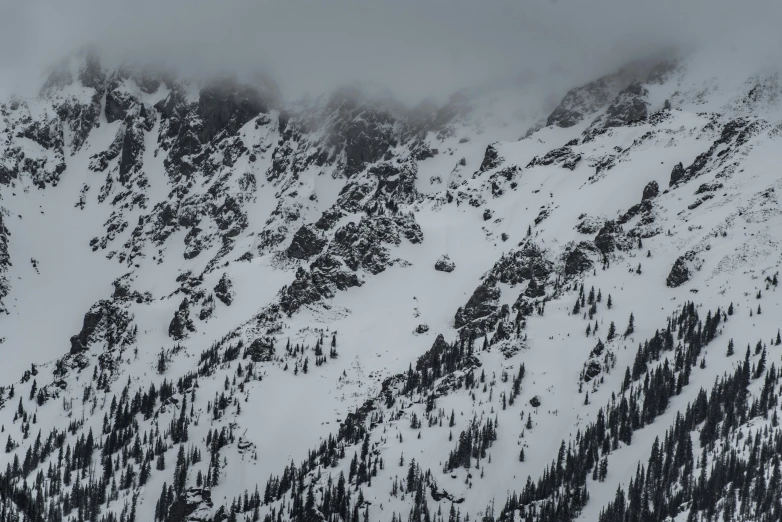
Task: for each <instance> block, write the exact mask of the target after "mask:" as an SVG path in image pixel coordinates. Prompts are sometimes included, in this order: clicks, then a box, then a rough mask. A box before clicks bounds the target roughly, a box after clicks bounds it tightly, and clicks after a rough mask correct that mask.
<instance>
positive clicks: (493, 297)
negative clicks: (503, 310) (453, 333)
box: [454, 280, 500, 328]
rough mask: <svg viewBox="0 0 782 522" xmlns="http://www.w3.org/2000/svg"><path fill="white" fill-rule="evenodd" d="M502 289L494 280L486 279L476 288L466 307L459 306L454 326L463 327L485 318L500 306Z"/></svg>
mask: <svg viewBox="0 0 782 522" xmlns="http://www.w3.org/2000/svg"><path fill="white" fill-rule="evenodd" d="M499 298H500V289H499V288H497V285H496V284H495V283H494V281H493V280H487V281H484V282H483V283H482V284H480V285H479V286H478V288H476V289H475V291H474V292H473V293H472V295H471V296H470V299H469V300H468V301H467V304H466V305H464V307H461V306H460V307H459V309H458V310H457V311H456V315H455V317H454V326H455V327H456V328H461V327H463V326H465V325H467V324H469V323H472V322H474V321H477V320H479V319H483V318H486V317H488V316H489V315H491V314H492V313H494V312H495V311H496V310H497V308H498V302H499Z"/></svg>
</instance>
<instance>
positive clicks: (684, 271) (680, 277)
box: [665, 257, 690, 288]
mask: <svg viewBox="0 0 782 522" xmlns="http://www.w3.org/2000/svg"><path fill="white" fill-rule="evenodd" d="M689 280H690V269H689V267H688V266H687V261H686V260H685V259H684V257H679V258H678V259H677V260H676V262H675V263H674V264H673V266H672V267H671V271H670V273H669V274H668V278H667V279H666V280H665V284H666V285H667V286H668V287H669V288H676V287H679V286H681V285H683V284H684V283H686V282H687V281H689Z"/></svg>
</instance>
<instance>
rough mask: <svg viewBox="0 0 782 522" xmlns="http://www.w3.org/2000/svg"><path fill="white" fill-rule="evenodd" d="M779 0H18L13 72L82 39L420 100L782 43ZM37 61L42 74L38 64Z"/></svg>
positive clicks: (199, 70)
mask: <svg viewBox="0 0 782 522" xmlns="http://www.w3.org/2000/svg"><path fill="white" fill-rule="evenodd" d="M779 4H780V3H779V2H775V1H771V0H744V1H742V2H735V1H727V0H709V1H707V0H553V1H540V0H517V1H508V0H481V1H479V0H469V1H468V0H447V1H446V0H416V1H413V0H382V1H381V0H363V1H362V0H318V1H316V0H287V1H283V0H279V1H268V0H6V2H4V3H3V5H2V7H0V76H2V77H3V78H4V80H5V84H6V85H7V86H8V85H12V86H13V85H21V84H22V82H23V80H24V79H26V78H30V77H32V76H33V72H35V71H37V72H40V70H41V68H43V67H45V66H46V65H47V64H51V63H53V62H56V61H57V60H59V59H61V58H62V57H63V56H64V55H67V54H68V53H69V52H73V51H74V50H76V49H78V48H79V47H81V46H84V45H87V44H93V45H95V46H97V47H98V48H99V49H100V51H101V53H102V54H103V55H104V56H105V58H106V60H108V61H110V62H111V61H114V62H118V61H121V60H128V59H130V60H138V61H142V62H151V63H161V64H165V65H166V66H172V65H174V66H176V67H178V68H179V69H180V70H182V71H183V72H184V73H186V74H206V75H209V74H217V73H239V74H244V73H248V72H250V71H252V72H254V71H256V70H266V71H268V72H269V73H270V74H271V75H272V76H273V77H274V78H275V79H276V81H277V82H278V83H279V84H280V86H281V88H282V90H283V92H284V93H285V94H286V97H288V98H296V97H298V96H300V95H302V94H305V93H310V94H312V95H317V94H319V93H321V92H323V91H326V90H329V89H332V88H335V87H336V86H339V85H344V84H348V83H352V82H354V81H363V82H372V83H377V84H380V85H383V86H387V87H388V88H389V89H390V90H391V91H392V92H394V93H395V94H397V95H398V96H399V97H400V98H401V99H403V100H405V101H409V102H413V101H416V100H420V99H423V98H426V97H435V98H442V97H444V96H447V95H448V94H450V93H452V92H454V91H456V90H458V89H460V88H463V87H473V86H480V85H482V84H485V83H487V82H490V81H492V80H493V79H496V78H501V77H513V76H516V75H518V74H520V73H521V72H523V71H524V72H525V74H527V75H530V74H531V75H534V76H537V77H538V78H542V79H543V81H544V82H548V83H550V84H551V86H552V89H563V88H565V87H566V86H572V85H574V84H577V83H580V82H584V81H587V80H589V79H591V78H594V77H597V76H599V75H601V74H604V73H606V72H609V71H611V70H614V69H616V68H617V67H618V66H620V65H621V64H623V63H625V62H627V61H629V60H632V59H636V58H642V57H645V56H648V55H650V54H653V53H656V52H659V51H661V50H663V49H671V48H682V47H687V48H689V47H693V46H713V47H714V48H715V52H716V53H717V54H718V55H719V53H722V52H724V53H743V54H745V55H747V56H758V57H768V56H772V57H773V56H775V55H776V54H778V53H779V51H780V49H781V48H782V44H780V36H778V34H779V33H778V31H777V28H776V27H775V25H776V22H777V21H778V20H780V19H782V17H780V15H782V5H779ZM25 75H28V76H25Z"/></svg>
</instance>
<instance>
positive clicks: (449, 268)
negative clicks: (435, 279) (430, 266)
mask: <svg viewBox="0 0 782 522" xmlns="http://www.w3.org/2000/svg"><path fill="white" fill-rule="evenodd" d="M455 268H456V264H455V263H454V262H453V261H451V258H450V257H448V255H447V254H443V255H442V256H440V258H439V259H438V260H437V261H436V262H435V264H434V269H435V270H437V271H438V272H448V273H450V272H453V271H454V269H455Z"/></svg>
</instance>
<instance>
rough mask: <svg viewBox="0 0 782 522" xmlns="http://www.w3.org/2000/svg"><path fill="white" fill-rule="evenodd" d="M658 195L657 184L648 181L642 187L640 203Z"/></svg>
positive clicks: (658, 188)
mask: <svg viewBox="0 0 782 522" xmlns="http://www.w3.org/2000/svg"><path fill="white" fill-rule="evenodd" d="M680 165H681V164H680ZM659 193H660V186H659V185H658V184H657V182H656V181H650V182H649V183H647V184H646V186H645V187H644V193H643V196H642V197H641V201H646V200H647V199H653V198H656V197H657V195H658V194H659Z"/></svg>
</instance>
